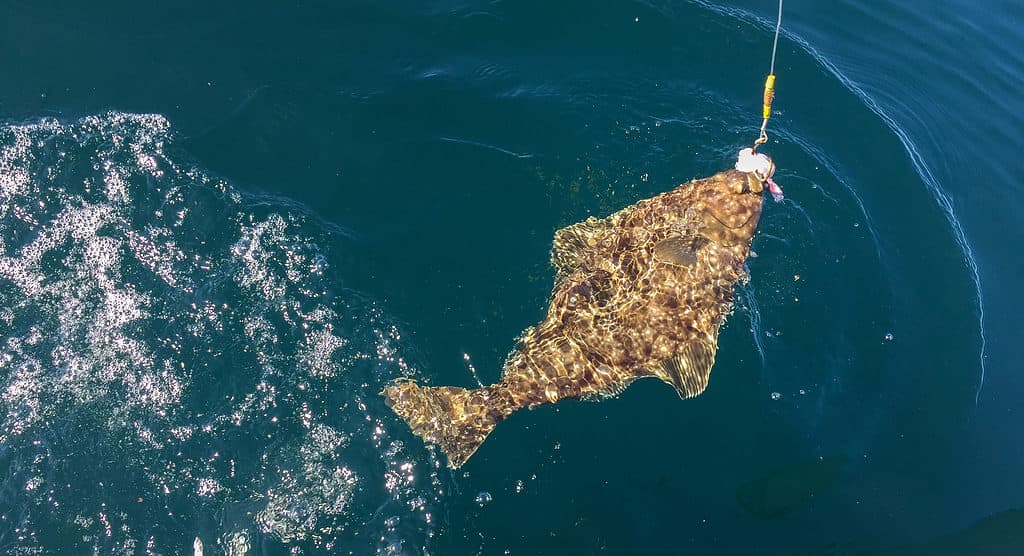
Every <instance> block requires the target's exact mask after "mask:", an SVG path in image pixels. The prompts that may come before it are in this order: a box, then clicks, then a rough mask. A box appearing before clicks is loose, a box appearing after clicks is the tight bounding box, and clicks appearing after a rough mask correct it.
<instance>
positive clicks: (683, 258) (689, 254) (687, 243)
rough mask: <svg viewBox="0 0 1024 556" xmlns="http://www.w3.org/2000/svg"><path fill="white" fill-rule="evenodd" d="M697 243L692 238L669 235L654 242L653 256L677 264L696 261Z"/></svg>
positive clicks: (685, 264) (683, 264) (681, 264)
mask: <svg viewBox="0 0 1024 556" xmlns="http://www.w3.org/2000/svg"><path fill="white" fill-rule="evenodd" d="M698 246H699V243H698V242H697V241H696V240H695V239H693V238H684V237H678V236H675V237H669V238H665V239H663V240H661V241H659V242H658V243H656V244H654V258H655V259H657V260H659V261H661V262H663V263H669V264H674V265H678V266H690V265H692V264H693V263H695V262H697V249H698V248H699V247H698Z"/></svg>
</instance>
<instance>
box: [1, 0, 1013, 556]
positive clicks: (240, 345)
mask: <svg viewBox="0 0 1024 556" xmlns="http://www.w3.org/2000/svg"><path fill="white" fill-rule="evenodd" d="M776 8H777V5H776V4H775V3H773V2H753V1H746V0H736V1H732V2H704V1H691V2H687V1H672V2H662V1H644V2H604V1H601V2H581V1H567V2H556V3H552V2H536V1H525V2H502V1H480V2H475V1H438V2H393V3H387V4H384V3H377V2H360V1H352V2H340V3H334V2H295V3H289V4H287V5H285V4H279V3H268V4H253V5H248V6H247V7H246V9H244V10H237V9H233V8H227V7H219V6H216V5H213V6H211V5H206V4H201V3H195V4H189V5H185V4H176V5H173V6H171V5H168V6H159V7H158V6H148V7H145V6H138V5H136V4H133V3H110V4H106V5H103V6H91V5H90V6H86V5H81V6H79V5H67V6H62V7H59V8H58V7H57V6H56V5H46V6H44V5H40V4H30V3H17V4H11V5H9V6H7V7H5V8H4V10H3V12H4V18H3V19H4V21H5V27H4V31H5V32H4V33H2V34H0V44H2V45H3V51H4V52H7V53H8V59H9V60H10V64H9V71H8V72H7V74H6V79H5V80H4V83H3V85H2V86H0V87H2V88H0V91H2V93H3V94H2V95H0V120H2V124H0V340H2V341H0V469H3V471H4V473H3V482H2V483H0V551H2V552H4V553H9V554H77V553H100V554H140V553H152V554H191V553H194V551H195V547H196V546H198V545H200V544H201V545H202V546H203V550H204V553H205V554H231V555H240V554H595V553H608V554H619V553H667V554H682V553H696V554H703V553H716V554H769V555H773V554H814V555H842V554H895V553H914V554H916V553H922V554H924V553H926V554H1017V553H1021V552H1024V538H1022V535H1024V533H1022V532H1024V517H1022V513H1021V510H1020V508H1021V507H1022V506H1024V480H1021V475H1020V469H1022V468H1024V448H1022V446H1024V443H1022V442H1020V431H1021V430H1024V406H1022V404H1021V400H1022V399H1024V398H1022V396H1024V379H1022V376H1021V374H1020V372H1019V371H1020V363H1019V356H1018V355H1017V353H1016V350H1015V348H1016V347H1017V344H1018V343H1019V340H1020V338H1021V337H1022V335H1024V327H1022V325H1021V320H1020V318H1019V314H1020V310H1021V306H1020V302H1019V299H1018V298H1019V294H1018V291H1017V290H1018V288H1017V284H1018V280H1019V279H1018V277H1019V276H1021V274H1022V272H1024V257H1021V255H1020V254H1019V249H1018V248H1017V246H1018V245H1019V244H1020V242H1021V240H1022V239H1024V226H1021V225H1020V223H1019V215H1020V214H1021V211H1022V209H1024V206H1022V205H1024V203H1022V201H1021V194H1022V193H1024V191H1022V189H1021V185H1020V180H1019V178H1018V176H1019V175H1020V172H1021V170H1024V167H1022V163H1021V158H1020V156H1019V150H1020V149H1019V148H1020V146H1021V132H1020V130H1021V129H1024V116H1021V114H1024V104H1022V101H1021V99H1020V96H1019V94H1017V91H1018V89H1019V88H1020V87H1019V86H1020V84H1021V83H1022V81H1024V55H1022V54H1021V53H1022V52H1024V31H1022V30H1024V13H1022V12H1024V10H1022V8H1021V6H1020V5H1019V4H1018V3H1016V2H1012V1H1009V0H994V1H992V2H988V3H986V4H985V5H984V6H981V5H978V4H975V3H969V2H962V1H954V2H948V3H945V4H942V5H933V4H931V3H924V2H912V1H908V0H887V1H884V2H867V1H863V0H857V1H855V0H842V1H839V2H828V3H821V2H811V1H808V0H790V1H788V2H787V3H786V12H785V15H784V20H783V29H784V32H783V36H782V37H781V39H780V42H779V50H778V57H779V58H778V60H779V61H778V64H777V66H776V72H777V74H778V76H779V77H778V79H779V81H778V86H777V100H776V103H775V108H776V114H775V116H774V117H773V119H772V120H771V124H770V127H769V133H770V136H771V140H770V142H769V143H768V144H767V145H765V147H763V149H764V150H765V151H766V152H768V153H769V154H771V155H772V157H773V158H774V159H775V161H776V163H777V164H778V166H779V170H778V172H777V174H776V180H777V181H778V182H779V183H780V184H781V185H782V187H783V188H784V189H785V191H786V200H785V201H783V202H781V203H773V202H770V201H768V202H766V205H765V210H764V213H763V215H762V219H761V223H760V225H759V233H758V234H757V235H756V237H755V239H754V243H753V250H754V251H755V252H756V257H752V258H751V259H750V260H749V261H748V269H749V272H750V275H751V280H750V282H749V283H748V284H746V285H744V286H742V287H741V288H740V289H739V290H738V292H737V293H738V295H737V306H736V310H735V312H734V314H733V315H731V316H730V318H729V320H728V322H727V324H726V326H725V327H724V328H723V330H722V333H721V336H720V339H719V345H720V351H719V354H718V360H717V362H716V365H715V367H714V371H713V373H712V377H711V383H710V386H709V388H708V390H707V391H706V392H705V393H704V394H703V395H702V396H700V397H699V398H696V399H693V400H688V401H685V402H682V401H680V400H679V399H678V398H677V396H676V394H675V392H674V391H673V390H672V389H671V388H669V387H668V386H666V385H665V384H662V383H660V382H657V381H641V382H638V383H635V384H634V385H633V386H631V387H630V388H629V389H628V390H626V391H625V392H624V393H623V394H621V395H620V396H618V397H617V398H615V399H611V400H607V401H604V402H602V403H586V402H563V403H560V404H558V405H557V406H548V407H543V408H538V409H537V410H535V411H524V412H519V413H517V414H515V415H513V416H512V417H511V418H509V419H508V420H507V421H506V422H504V423H503V424H501V425H500V426H499V427H497V429H496V430H495V432H494V433H493V435H492V436H491V437H490V438H489V440H488V441H487V442H486V443H485V444H484V445H483V446H482V448H481V449H480V451H479V452H478V453H477V454H476V455H475V456H473V458H472V459H471V460H470V461H469V463H468V464H467V465H466V466H465V467H463V468H462V469H459V470H458V471H451V470H449V469H447V468H446V466H445V460H444V456H443V454H441V453H440V452H438V451H437V450H436V449H434V448H432V447H430V446H426V445H424V444H423V443H422V442H421V441H420V440H419V439H418V438H416V437H415V436H413V435H412V434H411V432H410V431H409V430H408V428H407V427H406V425H405V424H404V423H403V422H402V421H400V420H399V419H398V418H397V417H396V416H395V415H394V414H393V413H391V412H390V410H389V409H388V408H387V407H386V406H385V404H384V403H383V399H382V398H381V397H380V395H379V392H380V390H381V388H382V387H383V386H384V385H386V384H387V383H388V382H389V381H391V380H394V379H396V378H399V377H414V378H416V379H418V380H422V381H426V382H429V383H431V384H435V385H441V384H454V385H460V386H473V385H475V384H476V383H477V381H478V380H479V381H482V382H484V383H489V382H493V381H496V380H498V379H499V377H500V369H501V364H502V362H503V360H504V358H505V356H506V354H507V353H508V352H509V350H510V349H511V348H512V347H513V343H514V339H515V338H516V336H518V334H519V333H520V332H521V331H522V330H523V329H524V328H526V327H527V326H529V325H532V324H534V323H535V322H537V321H538V320H539V319H540V318H541V317H542V315H543V313H544V311H545V309H546V301H547V296H548V294H549V293H550V288H551V282H552V279H553V274H554V272H553V269H552V268H551V266H550V264H549V262H548V258H549V249H550V242H551V238H552V235H553V233H554V231H555V230H556V229H558V228H560V227H563V226H565V225H568V224H571V223H574V222H577V221H580V220H583V219H585V218H587V217H588V216H591V215H596V216H599V217H603V216H605V215H607V214H610V213H611V212H613V211H615V210H617V209H619V208H622V207H624V206H626V205H628V204H631V203H633V202H635V201H637V200H639V199H642V198H646V197H650V196H653V195H655V194H658V193H660V192H663V191H667V190H669V189H671V188H672V187H674V186H676V185H677V184H679V183H681V182H684V181H687V180H689V179H691V178H694V177H700V176H706V175H709V174H712V173H715V172H718V171H720V170H722V169H725V168H728V167H731V166H732V164H733V163H734V161H735V156H736V152H737V151H738V150H739V149H740V148H742V147H744V146H748V145H749V143H750V142H751V141H752V140H753V139H754V138H755V137H756V133H757V127H758V125H759V124H760V120H759V112H760V95H761V84H762V82H763V78H764V74H765V72H766V71H767V66H768V62H769V53H770V47H771V39H772V30H773V26H774V16H775V10H776Z"/></svg>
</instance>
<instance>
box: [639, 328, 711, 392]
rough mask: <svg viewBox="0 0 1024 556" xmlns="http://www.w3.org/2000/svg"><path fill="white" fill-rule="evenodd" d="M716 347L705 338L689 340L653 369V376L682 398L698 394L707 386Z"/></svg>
mask: <svg viewBox="0 0 1024 556" xmlns="http://www.w3.org/2000/svg"><path fill="white" fill-rule="evenodd" d="M717 350H718V348H717V347H716V346H715V345H714V344H712V343H711V342H708V341H706V340H690V341H688V342H686V343H685V344H683V347H682V348H681V349H680V350H679V351H678V352H677V353H676V355H675V356H674V357H672V358H670V359H666V360H664V361H662V362H661V365H660V366H658V367H657V368H655V369H653V370H652V371H653V373H654V375H655V376H657V377H658V378H660V379H661V380H664V381H665V382H667V383H669V384H671V385H672V387H673V388H675V389H676V393H677V394H679V397H680V398H682V399H684V400H685V399H687V398H693V397H695V396H699V395H700V394H701V393H702V392H704V389H705V388H707V386H708V380H709V379H710V378H711V367H712V366H713V365H714V364H715V353H716V352H717Z"/></svg>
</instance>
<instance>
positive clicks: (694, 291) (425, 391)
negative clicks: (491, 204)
mask: <svg viewBox="0 0 1024 556" xmlns="http://www.w3.org/2000/svg"><path fill="white" fill-rule="evenodd" d="M761 191H762V180H761V179H760V178H759V177H758V176H756V175H754V174H750V173H743V172H739V171H736V170H730V171H727V172H722V173H719V174H716V175H714V176H712V177H710V178H706V179H698V180H694V181H691V182H689V183H686V184H683V185H680V186H679V187H677V188H675V189H673V190H672V191H669V192H667V193H663V194H661V195H658V196H656V197H653V198H651V199H646V200H643V201H640V202H638V203H636V204H634V205H633V206H630V207H628V208H625V209H623V210H621V211H619V212H617V213H615V214H613V215H611V216H609V217H608V218H605V219H603V220H598V219H596V218H593V217H592V218H589V219H587V220H586V221H584V222H580V223H578V224H575V225H573V226H569V227H567V228H563V229H561V230H559V231H558V232H556V234H555V240H554V244H553V246H552V263H553V264H554V266H555V268H556V269H557V274H556V277H555V287H554V290H553V292H552V296H551V302H550V305H549V308H548V313H547V316H546V317H545V319H544V320H543V322H541V323H540V324H538V325H537V326H536V327H531V328H528V329H527V330H526V331H525V332H524V333H523V335H522V336H521V337H520V338H519V341H518V344H517V346H516V348H515V349H514V350H513V351H512V353H511V354H509V357H508V359H507V360H506V362H505V366H504V374H503V377H502V380H501V382H499V383H497V384H494V385H491V386H486V387H484V388H479V389H475V390H469V389H464V388H457V387H422V386H419V385H418V384H416V383H415V382H413V381H411V380H408V379H401V380H399V381H397V382H396V383H395V384H393V385H391V386H388V387H387V388H385V390H384V392H383V394H384V396H385V397H386V398H387V401H388V404H389V405H390V406H391V408H392V409H394V411H395V412H396V413H398V415H399V416H401V417H402V418H403V419H405V420H406V422H408V423H409V425H410V427H411V428H412V430H413V432H414V433H416V434H417V435H419V436H420V437H422V438H423V439H424V440H425V441H427V442H432V443H435V444H438V445H439V446H440V447H441V449H442V450H443V451H444V452H445V454H446V455H447V457H448V464H449V466H450V467H452V468H458V467H460V466H461V465H462V464H463V463H465V461H466V460H467V459H469V457H470V456H471V455H472V454H473V453H474V452H475V451H476V449H477V448H478V447H479V446H480V444H481V443H482V442H483V441H484V439H485V438H486V437H487V435H488V434H489V433H490V431H491V430H492V429H493V428H494V426H495V425H496V424H497V423H499V422H501V421H502V420H504V419H505V418H506V417H507V416H508V415H510V414H511V413H513V412H514V411H516V410H518V409H521V408H524V407H529V408H533V407H536V406H538V405H541V404H545V403H555V402H557V401H559V400H563V399H567V398H584V399H601V398H604V397H608V396H613V395H616V394H618V393H619V392H621V391H622V390H623V389H625V388H626V387H627V386H628V385H629V384H630V383H631V382H632V381H633V380H636V379H638V378H643V377H651V376H653V377H658V378H661V379H662V380H664V381H665V382H667V383H669V384H671V385H672V386H673V387H674V388H675V389H676V391H677V392H678V394H679V396H680V397H681V398H684V399H685V398H690V397H693V396H696V395H699V394H700V393H701V392H703V391H704V389H705V388H706V387H707V384H708V379H709V377H710V372H711V367H712V365H713V364H714V357H715V352H716V351H717V338H718V328H719V327H720V326H721V325H722V323H723V322H724V321H725V318H726V316H727V315H728V314H729V312H731V311H732V305H733V287H734V285H735V284H736V282H737V281H740V280H745V279H746V271H745V269H744V263H745V261H746V259H747V255H748V254H749V252H750V241H751V239H752V237H753V234H754V230H755V229H756V227H757V222H758V219H759V217H760V215H761V206H762V202H763V201H762V193H761Z"/></svg>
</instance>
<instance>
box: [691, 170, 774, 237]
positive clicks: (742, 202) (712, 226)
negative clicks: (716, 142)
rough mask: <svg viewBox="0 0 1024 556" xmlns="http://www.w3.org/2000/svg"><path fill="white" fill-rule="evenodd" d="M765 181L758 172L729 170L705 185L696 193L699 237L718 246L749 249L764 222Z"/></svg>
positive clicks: (703, 182) (712, 178)
mask: <svg viewBox="0 0 1024 556" xmlns="http://www.w3.org/2000/svg"><path fill="white" fill-rule="evenodd" d="M762 191H764V179H763V177H762V176H761V175H760V174H758V173H755V172H741V171H739V170H729V171H726V172H722V173H719V174H716V175H714V176H712V177H710V178H708V179H706V180H703V181H702V182H699V189H698V190H697V191H695V194H696V198H697V201H696V203H695V205H694V206H695V208H697V210H698V214H699V215H700V228H701V229H700V233H701V235H703V236H704V237H706V238H708V239H710V240H712V241H715V242H717V243H719V244H722V245H726V246H732V245H749V244H750V240H751V238H752V237H753V236H754V230H755V229H756V228H757V221H758V220H759V219H760V218H761V206H762V204H763V196H762Z"/></svg>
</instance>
